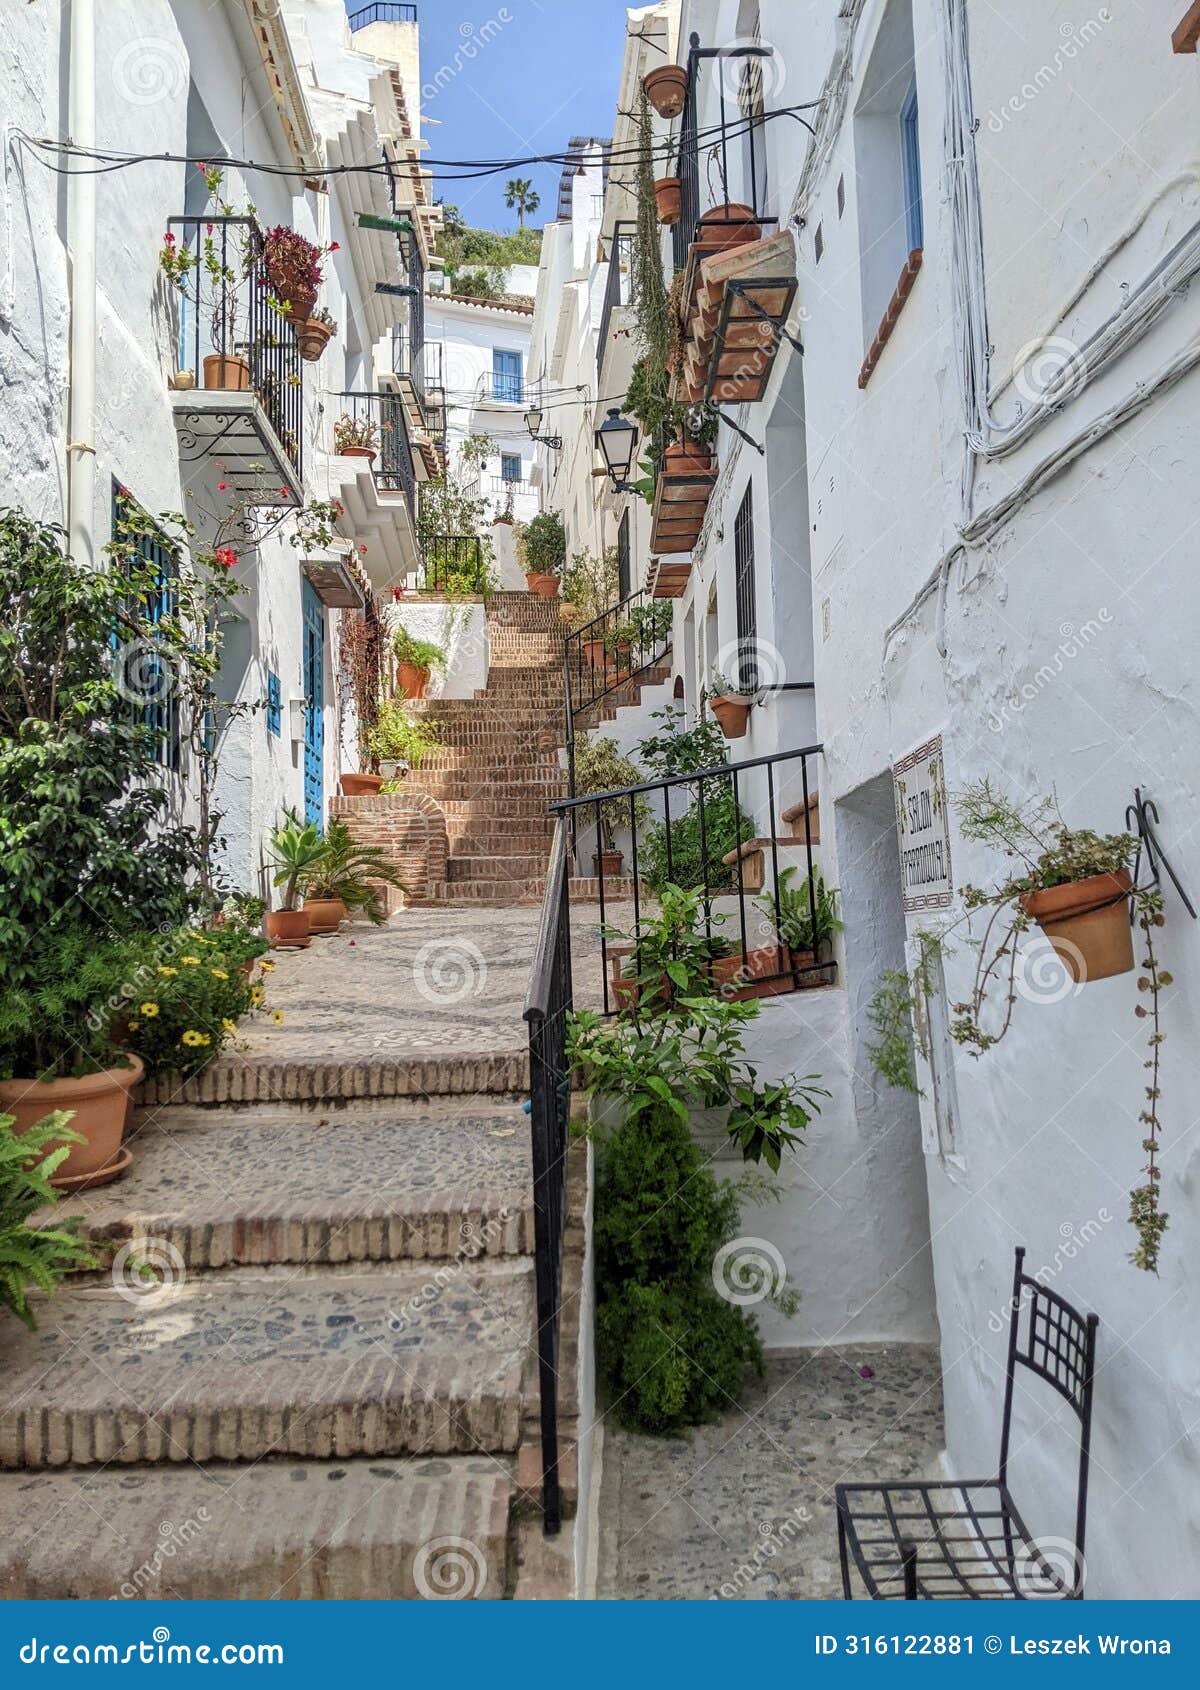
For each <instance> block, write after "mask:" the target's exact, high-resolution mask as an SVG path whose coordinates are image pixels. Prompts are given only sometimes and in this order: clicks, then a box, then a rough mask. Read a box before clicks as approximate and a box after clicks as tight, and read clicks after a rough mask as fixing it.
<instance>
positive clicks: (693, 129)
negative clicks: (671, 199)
mask: <svg viewBox="0 0 1200 1690" xmlns="http://www.w3.org/2000/svg"><path fill="white" fill-rule="evenodd" d="M772 53H773V49H772V48H771V47H767V46H760V45H758V44H754V43H749V42H739V43H737V44H736V45H733V46H729V47H702V46H701V45H700V37H699V36H698V35H697V34H696V33H695V32H694V31H693V33H692V36H691V39H690V42H689V46H688V57H687V72H688V88H687V99H686V100H685V102H684V107H683V111H682V113H681V114H680V118H679V142H678V147H677V159H678V163H677V166H676V174H677V175H678V177H679V203H680V215H679V221H678V222H677V223H676V224H675V226H674V228H673V230H672V231H671V235H672V243H673V247H674V253H673V257H674V264H675V268H676V270H683V269H686V267H687V262H688V255H689V252H690V250H691V247H692V245H693V243H694V242H695V240H696V238H697V234H698V231H699V228H700V219H701V217H703V216H705V215H706V214H707V215H708V216H709V218H710V219H712V218H713V217H714V216H715V215H716V214H718V213H719V212H720V211H721V210H722V208H723V207H725V206H728V207H730V208H731V209H732V210H736V209H737V208H739V207H745V208H748V209H749V211H750V212H752V213H753V218H754V221H755V222H757V224H758V225H759V228H760V230H761V229H762V228H763V227H764V226H766V225H767V224H776V223H777V222H778V219H777V218H774V217H767V216H766V215H765V209H766V198H767V186H766V130H765V126H764V123H763V115H764V113H763V93H762V69H761V65H762V61H763V59H768V58H770V57H771V56H772ZM711 59H724V60H727V61H729V62H730V63H733V62H736V61H740V67H739V75H738V81H737V99H736V107H735V109H734V110H733V111H731V110H730V108H729V103H728V100H727V93H726V80H727V78H726V77H725V76H723V75H717V76H706V75H704V67H705V65H706V64H707V62H708V61H709V60H711ZM710 87H713V88H715V89H716V93H717V110H716V112H715V114H709V113H707V112H705V113H701V112H700V110H699V100H700V93H701V90H702V89H708V88H710ZM714 118H715V121H714ZM701 132H703V134H704V146H703V154H704V161H705V170H704V173H703V184H702V178H701V168H700V166H701V150H702V149H701V146H700V139H699V138H700V134H701ZM736 220H737V222H738V223H739V224H741V223H743V222H744V217H743V216H742V215H738V217H737V219H736ZM715 227H716V228H717V229H718V230H719V228H720V222H719V219H718V221H717V223H716V225H715Z"/></svg>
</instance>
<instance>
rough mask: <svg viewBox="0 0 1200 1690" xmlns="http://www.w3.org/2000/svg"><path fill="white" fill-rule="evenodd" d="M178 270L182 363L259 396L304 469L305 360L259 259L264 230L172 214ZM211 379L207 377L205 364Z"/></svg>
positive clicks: (248, 222)
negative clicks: (185, 265) (182, 265)
mask: <svg viewBox="0 0 1200 1690" xmlns="http://www.w3.org/2000/svg"><path fill="white" fill-rule="evenodd" d="M167 228H168V232H169V233H170V235H171V236H172V243H173V249H174V251H175V254H176V262H177V263H179V261H180V259H183V258H186V259H189V260H194V263H193V264H192V267H191V268H190V269H187V270H184V271H182V272H181V275H182V284H181V286H180V289H179V294H180V300H181V306H180V316H179V347H180V360H179V361H180V366H181V368H184V369H187V368H190V369H191V370H192V371H193V372H194V375H195V380H196V382H197V384H199V383H200V381H201V379H202V378H203V380H204V385H205V386H206V387H210V386H211V387H214V388H225V389H234V390H239V389H240V390H241V391H246V390H247V389H248V390H249V391H251V392H253V393H254V394H255V396H256V397H257V399H258V402H259V404H260V405H261V406H262V408H263V410H264V411H265V412H266V416H267V420H268V422H269V423H270V425H271V427H272V429H273V430H274V431H275V435H276V437H277V439H278V440H279V443H280V445H281V446H282V447H283V450H284V452H285V454H286V456H287V458H288V461H289V463H291V465H292V466H293V468H294V469H295V471H296V475H297V479H300V478H302V475H303V468H304V403H303V388H304V362H303V360H302V358H301V357H300V348H299V346H298V345H297V344H296V335H295V331H294V330H293V328H292V325H291V323H290V322H289V321H288V318H287V315H286V313H285V312H284V311H282V310H280V308H279V306H278V304H272V303H271V300H272V294H271V288H270V283H269V281H268V278H267V272H266V268H265V266H264V265H263V262H262V231H261V229H260V228H259V226H258V224H257V223H256V222H255V220H254V219H253V218H252V217H221V216H207V215H204V216H199V217H172V218H169V219H168V223H167ZM206 360H207V362H208V371H211V373H212V376H213V378H214V379H212V380H211V381H210V380H209V376H208V372H207V371H206V368H205V365H206Z"/></svg>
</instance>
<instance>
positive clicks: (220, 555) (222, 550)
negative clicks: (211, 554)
mask: <svg viewBox="0 0 1200 1690" xmlns="http://www.w3.org/2000/svg"><path fill="white" fill-rule="evenodd" d="M215 555H216V559H217V562H218V563H219V564H222V565H223V566H224V567H225V568H226V569H232V568H233V566H234V564H235V563H236V562H237V560H238V555H237V553H236V552H235V551H234V549H233V547H232V546H218V547H217V550H216V554H215Z"/></svg>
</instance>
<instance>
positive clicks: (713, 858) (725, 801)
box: [638, 780, 754, 897]
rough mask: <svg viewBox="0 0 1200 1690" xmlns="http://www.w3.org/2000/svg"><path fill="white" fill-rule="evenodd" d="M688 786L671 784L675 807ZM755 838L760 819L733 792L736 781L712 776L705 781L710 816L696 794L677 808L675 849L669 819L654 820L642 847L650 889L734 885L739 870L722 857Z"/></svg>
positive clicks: (640, 864)
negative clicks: (679, 811) (687, 805)
mask: <svg viewBox="0 0 1200 1690" xmlns="http://www.w3.org/2000/svg"><path fill="white" fill-rule="evenodd" d="M688 790H689V789H688V788H686V787H678V786H677V787H673V788H672V789H671V804H672V809H674V807H675V806H676V805H679V806H682V805H683V804H684V803H686V802H687V798H686V796H685V795H686V794H687V792H688ZM753 838H754V823H753V821H752V820H751V819H750V817H749V816H748V815H747V814H746V812H745V811H744V810H743V809H742V807H741V805H740V804H738V803H736V802H735V800H734V796H733V783H732V781H726V780H710V781H706V782H705V785H704V821H703V826H701V820H700V805H699V803H698V802H697V801H695V800H693V802H692V804H691V807H690V808H689V809H687V810H685V811H684V812H683V814H682V815H680V816H676V815H674V814H672V816H671V822H670V851H669V853H668V850H667V844H668V839H667V824H666V823H665V822H652V823H651V824H650V825H649V827H647V829H646V837H645V841H644V843H643V844H642V845H641V846H640V847H639V851H638V870H639V872H640V874H641V877H642V879H643V880H644V881H645V883H646V885H647V886H648V887H649V888H650V890H651V891H652V892H653V893H654V894H655V895H656V896H657V897H661V896H662V894H663V890H664V888H665V887H666V886H668V885H675V886H682V887H684V888H685V889H686V890H689V891H691V890H702V889H703V888H705V887H707V888H708V890H709V891H710V892H727V891H732V890H733V889H734V888H735V887H736V886H737V870H736V867H735V866H734V865H733V864H730V863H726V862H724V861H722V859H723V858H724V857H725V856H727V855H728V853H729V852H730V851H732V850H733V849H734V848H735V847H736V846H737V845H740V844H743V843H744V842H745V841H746V840H747V839H753Z"/></svg>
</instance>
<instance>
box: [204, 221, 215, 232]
mask: <svg viewBox="0 0 1200 1690" xmlns="http://www.w3.org/2000/svg"><path fill="white" fill-rule="evenodd" d="M204 228H205V232H206V233H207V234H210V235H211V234H212V232H213V226H212V224H211V223H206V224H205V225H204Z"/></svg>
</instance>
